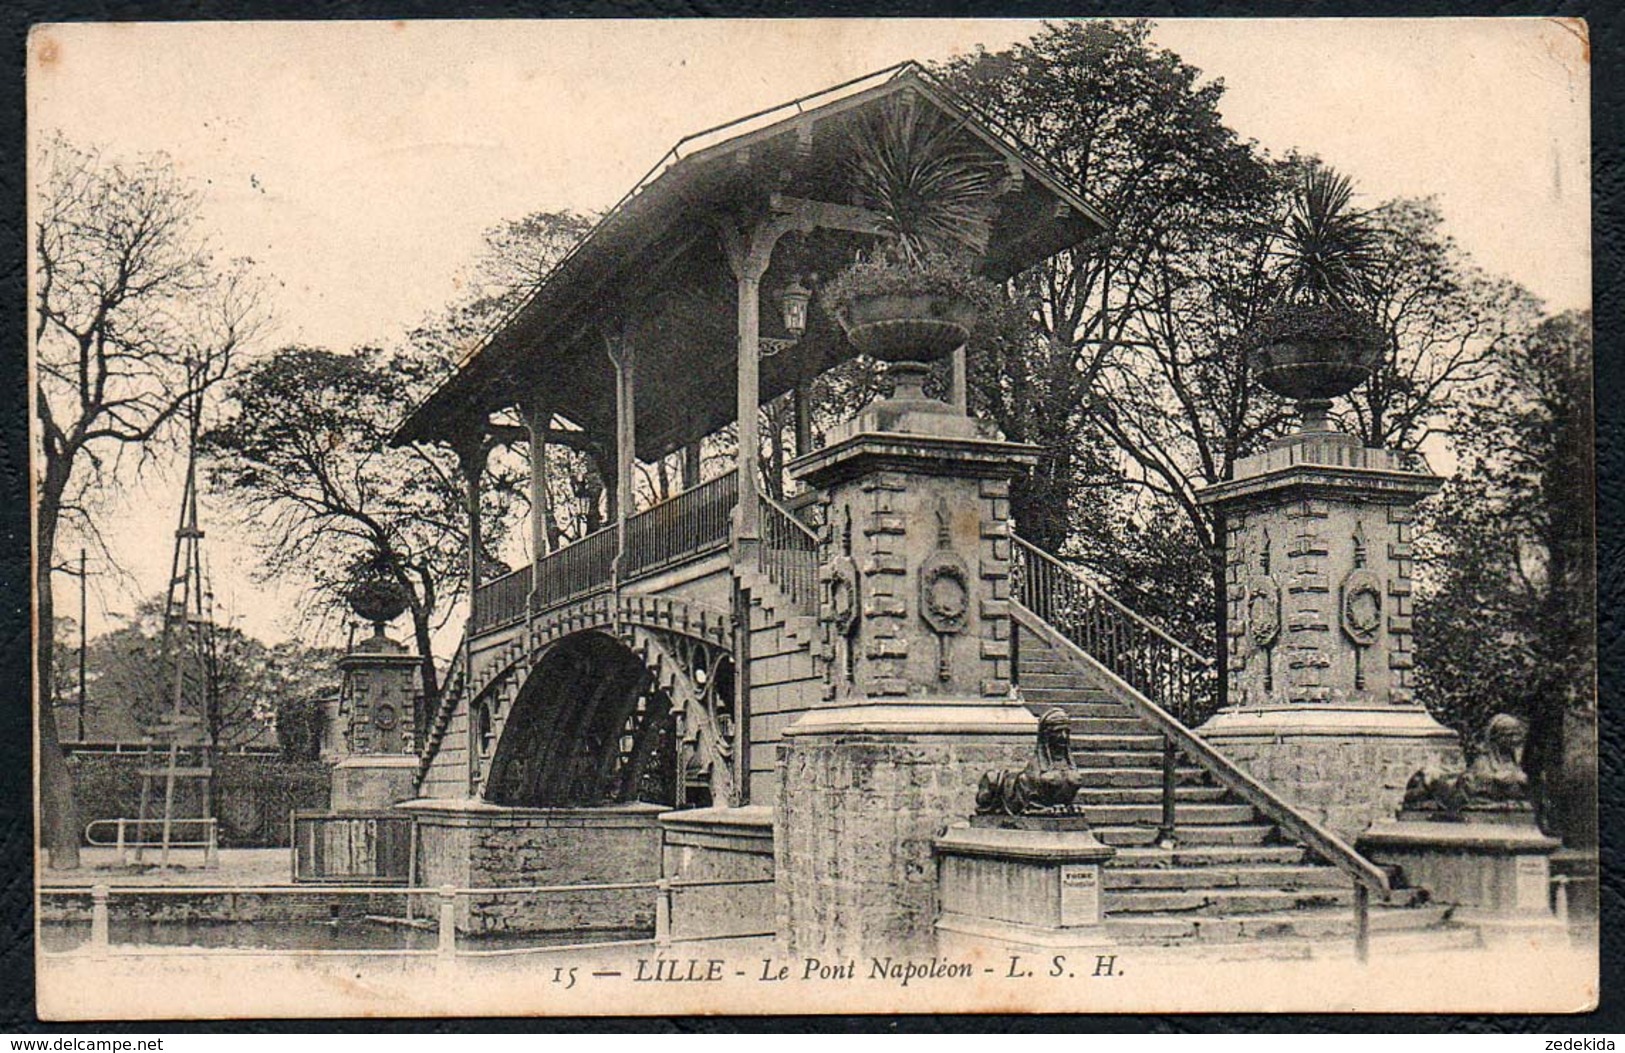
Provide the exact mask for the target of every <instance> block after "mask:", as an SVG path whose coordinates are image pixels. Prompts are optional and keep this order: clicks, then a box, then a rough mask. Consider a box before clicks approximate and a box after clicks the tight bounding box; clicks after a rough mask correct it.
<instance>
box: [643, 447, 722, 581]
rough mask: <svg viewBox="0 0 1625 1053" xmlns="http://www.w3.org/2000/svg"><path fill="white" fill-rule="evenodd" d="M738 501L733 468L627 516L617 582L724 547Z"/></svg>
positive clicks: (650, 572)
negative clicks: (624, 548)
mask: <svg viewBox="0 0 1625 1053" xmlns="http://www.w3.org/2000/svg"><path fill="white" fill-rule="evenodd" d="M738 503H739V473H738V469H734V470H731V471H728V472H724V473H723V474H721V475H719V476H717V477H716V478H714V479H707V480H706V481H705V482H703V483H701V484H699V485H698V486H692V487H689V488H688V489H687V490H684V491H683V492H682V493H680V494H678V495H676V496H675V497H672V498H670V499H669V500H666V501H662V502H660V503H659V504H657V505H652V506H650V507H648V508H645V509H644V510H643V511H641V512H639V513H638V514H636V515H634V516H629V517H628V518H627V520H626V551H625V552H623V553H621V565H620V576H621V580H623V581H626V580H630V579H632V578H635V577H641V576H644V575H647V574H652V573H654V572H656V571H660V570H664V569H666V568H668V567H672V566H675V565H676V564H678V563H682V562H684V561H686V560H688V559H691V558H693V557H694V556H697V555H699V554H700V553H703V552H707V551H711V550H713V549H716V548H721V547H724V546H726V545H727V544H728V531H729V527H730V524H731V521H732V516H733V509H734V506H735V505H736V504H738Z"/></svg>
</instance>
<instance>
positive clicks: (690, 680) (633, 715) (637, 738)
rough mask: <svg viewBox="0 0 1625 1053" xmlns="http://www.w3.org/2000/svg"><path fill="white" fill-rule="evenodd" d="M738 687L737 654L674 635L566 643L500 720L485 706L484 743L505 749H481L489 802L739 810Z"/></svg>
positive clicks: (620, 633)
mask: <svg viewBox="0 0 1625 1053" xmlns="http://www.w3.org/2000/svg"><path fill="white" fill-rule="evenodd" d="M733 678H734V670H733V656H732V654H731V652H730V649H729V648H728V647H727V646H725V645H724V644H723V643H721V642H719V641H716V640H712V639H706V638H703V637H700V636H692V635H687V634H684V633H681V632H678V631H674V630H671V629H665V628H650V627H648V626H644V625H631V624H625V623H622V624H621V625H619V626H604V627H602V628H592V629H586V630H582V631H579V632H575V633H572V634H570V635H567V636H564V637H563V638H561V639H557V640H555V641H553V642H552V643H550V644H549V645H548V646H547V647H546V648H545V649H544V650H543V651H542V652H541V653H540V654H538V655H537V656H536V657H535V659H534V661H533V662H531V663H529V669H528V673H527V675H526V676H525V678H524V681H523V684H522V685H521V686H520V688H519V691H518V694H517V696H516V697H515V699H514V701H513V703H512V705H511V706H510V707H509V709H508V712H507V713H506V714H505V716H504V717H503V718H502V719H501V720H500V722H498V721H496V720H494V719H493V718H492V717H491V716H490V714H489V710H488V709H482V708H481V706H482V705H483V703H477V704H476V709H475V720H474V725H473V726H474V727H475V728H476V731H475V734H476V735H480V736H482V737H483V736H490V737H491V738H492V739H494V740H495V741H494V742H491V744H490V745H489V746H488V747H487V748H486V749H483V750H480V753H482V754H484V755H485V756H488V757H489V761H488V763H481V764H479V765H478V766H477V768H476V771H475V772H474V780H475V785H476V787H477V789H478V792H479V795H480V796H481V797H482V798H483V799H485V800H487V801H489V802H491V803H492V804H498V805H505V806H517V807H575V806H591V805H601V804H624V803H631V802H634V801H642V802H645V803H650V804H663V805H667V806H670V807H673V808H683V807H703V806H706V805H710V804H713V803H716V804H725V803H738V800H737V798H738V790H737V779H736V774H735V764H734V760H735V754H734V751H735V748H736V747H735V738H736V735H735V732H736V727H737V720H736V719H735V715H734V714H733V712H732V699H733V697H734V684H733ZM498 723H500V726H498Z"/></svg>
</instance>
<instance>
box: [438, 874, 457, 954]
mask: <svg viewBox="0 0 1625 1053" xmlns="http://www.w3.org/2000/svg"><path fill="white" fill-rule="evenodd" d="M435 950H436V951H437V952H439V954H440V961H441V963H442V964H449V963H450V962H452V961H453V960H455V959H456V957H457V888H456V886H454V885H442V886H440V939H439V942H438V943H437V944H436V945H435Z"/></svg>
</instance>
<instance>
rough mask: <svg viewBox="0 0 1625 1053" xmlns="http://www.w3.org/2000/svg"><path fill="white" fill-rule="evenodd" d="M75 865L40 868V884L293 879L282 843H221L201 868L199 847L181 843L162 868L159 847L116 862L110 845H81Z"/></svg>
mask: <svg viewBox="0 0 1625 1053" xmlns="http://www.w3.org/2000/svg"><path fill="white" fill-rule="evenodd" d="M79 859H80V867H79V869H78V870H41V871H40V872H39V884H40V885H42V886H44V887H46V888H62V887H65V886H66V887H74V888H77V887H81V886H89V885H228V886H231V887H233V888H237V887H242V886H245V885H289V884H292V883H293V856H292V854H291V853H290V850H289V849H286V848H222V849H221V850H220V865H219V866H218V867H216V868H213V869H208V870H206V869H204V867H203V853H202V852H201V851H199V850H197V849H185V850H180V851H172V852H171V853H170V866H169V869H167V870H162V871H161V870H159V869H158V852H157V850H155V849H148V850H147V851H146V853H145V860H146V861H145V862H144V863H143V864H142V865H140V866H136V865H129V866H121V865H120V864H119V861H118V851H117V850H116V849H112V848H94V847H91V848H82V849H80V850H79Z"/></svg>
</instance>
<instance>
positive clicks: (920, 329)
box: [841, 293, 976, 363]
mask: <svg viewBox="0 0 1625 1053" xmlns="http://www.w3.org/2000/svg"><path fill="white" fill-rule="evenodd" d="M975 324H976V307H975V306H974V305H973V304H971V303H970V302H969V301H968V300H964V299H961V298H959V297H957V296H951V295H944V294H941V293H912V294H910V293H883V294H877V295H873V296H862V297H854V298H853V300H852V301H851V302H850V303H849V304H848V305H847V308H846V310H845V311H844V312H843V313H842V317H841V327H842V328H843V329H845V330H846V338H847V339H848V340H850V341H852V346H853V347H855V348H857V349H858V350H859V351H862V352H863V353H864V354H866V355H868V356H869V357H870V358H873V359H876V360H877V361H880V362H888V363H895V362H904V363H907V362H934V361H936V360H937V359H939V358H941V357H942V356H943V355H946V354H948V353H949V352H950V351H952V350H953V349H954V348H956V347H959V346H960V345H961V344H963V343H964V342H965V341H966V340H968V339H969V338H970V330H971V327H972V326H973V325H975Z"/></svg>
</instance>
